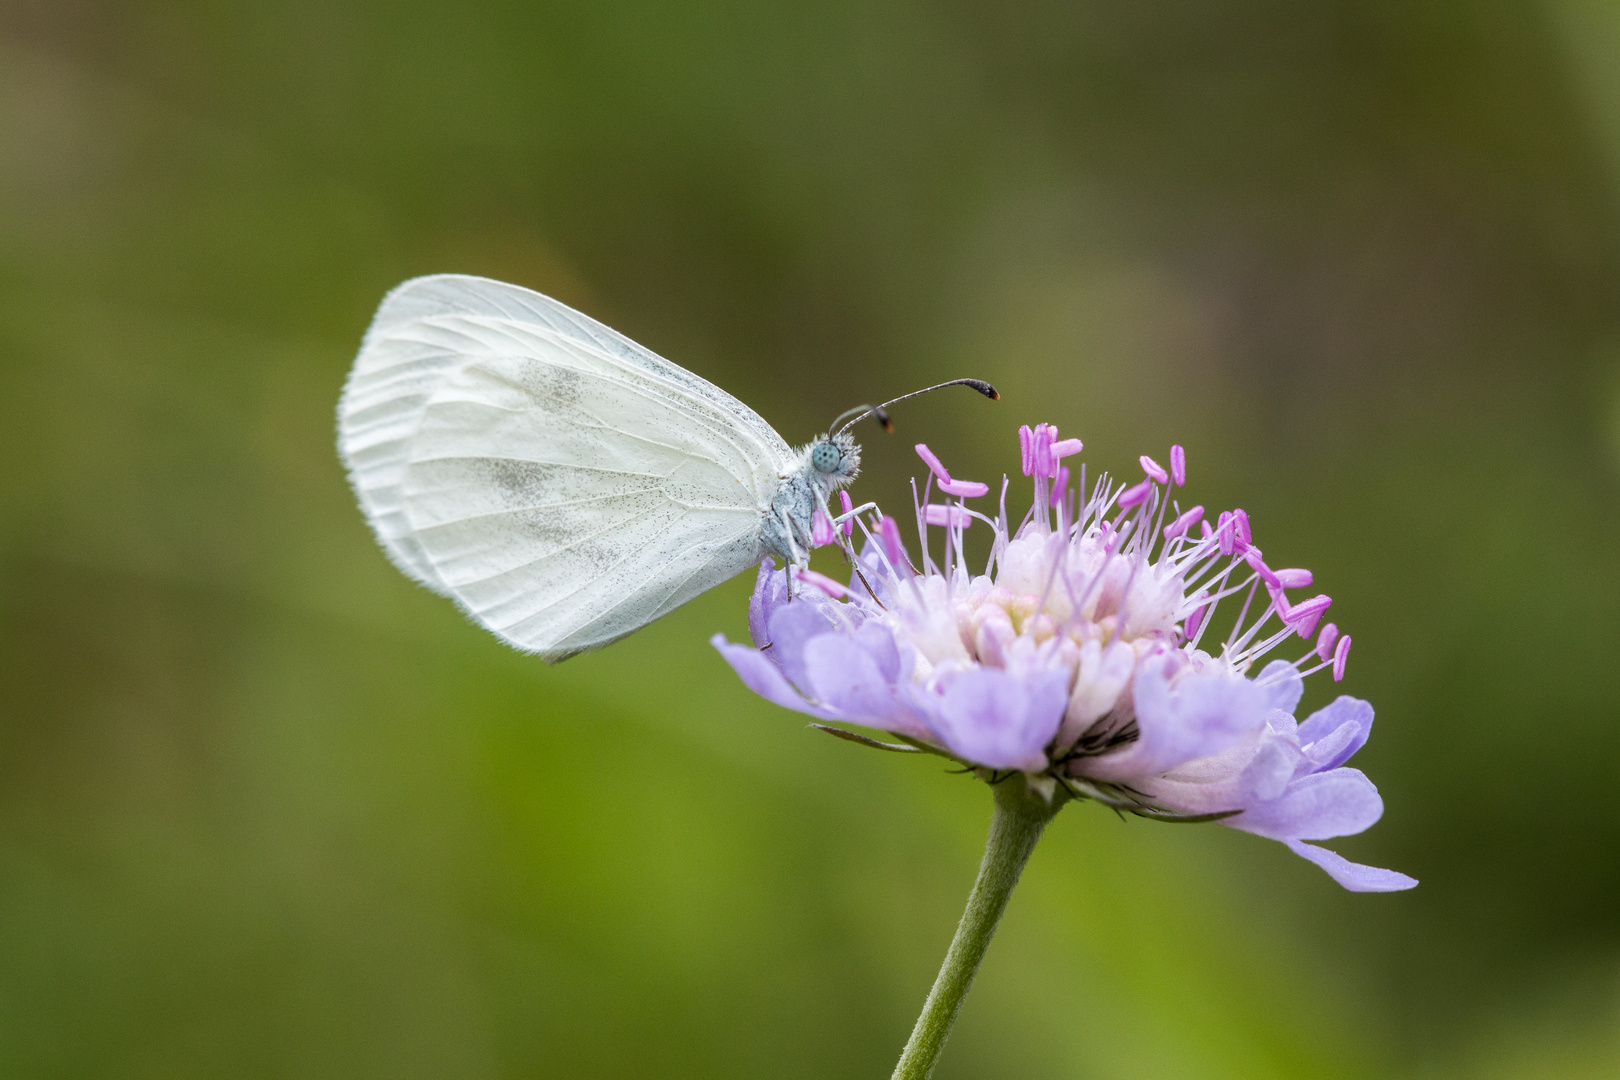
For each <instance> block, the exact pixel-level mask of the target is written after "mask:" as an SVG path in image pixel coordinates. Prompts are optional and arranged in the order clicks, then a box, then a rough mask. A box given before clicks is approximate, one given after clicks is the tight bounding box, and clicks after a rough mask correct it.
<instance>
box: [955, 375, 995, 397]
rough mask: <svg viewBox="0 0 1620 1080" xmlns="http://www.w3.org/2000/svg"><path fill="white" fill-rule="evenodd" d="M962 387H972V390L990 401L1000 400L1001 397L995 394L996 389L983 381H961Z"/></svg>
mask: <svg viewBox="0 0 1620 1080" xmlns="http://www.w3.org/2000/svg"><path fill="white" fill-rule="evenodd" d="M962 385H963V386H971V387H973V389H975V390H977V391H978V392H979V393H981V394H983V395H984V396H985V397H987V398H989V399H990V400H991V401H1000V400H1001V395H1000V394H998V393H996V388H995V387H993V386H991V385H990V384H989V383H987V382H985V381H984V380H983V379H963V380H962Z"/></svg>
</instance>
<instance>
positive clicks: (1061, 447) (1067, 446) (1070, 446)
mask: <svg viewBox="0 0 1620 1080" xmlns="http://www.w3.org/2000/svg"><path fill="white" fill-rule="evenodd" d="M1053 434H1056V432H1055V431H1054V432H1053ZM1085 448H1086V444H1085V443H1083V442H1081V441H1080V440H1079V439H1060V440H1059V441H1057V442H1055V443H1053V444H1052V456H1053V457H1054V458H1066V457H1073V456H1074V455H1075V454H1078V453H1079V452H1080V451H1082V450H1084V449H1085Z"/></svg>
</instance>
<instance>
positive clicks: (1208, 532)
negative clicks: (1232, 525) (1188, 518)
mask: <svg viewBox="0 0 1620 1080" xmlns="http://www.w3.org/2000/svg"><path fill="white" fill-rule="evenodd" d="M1199 509H1200V510H1202V509H1203V507H1199ZM1198 535H1199V536H1200V537H1201V538H1202V539H1205V540H1208V539H1209V538H1210V537H1212V536H1214V535H1215V530H1214V529H1212V528H1210V527H1209V522H1207V521H1204V522H1200V523H1199V525H1198Z"/></svg>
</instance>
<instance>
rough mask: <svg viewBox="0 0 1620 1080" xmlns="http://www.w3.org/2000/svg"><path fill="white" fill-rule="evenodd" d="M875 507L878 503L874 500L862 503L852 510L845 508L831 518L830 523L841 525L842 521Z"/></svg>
mask: <svg viewBox="0 0 1620 1080" xmlns="http://www.w3.org/2000/svg"><path fill="white" fill-rule="evenodd" d="M877 508H878V504H877V503H875V502H869V503H862V504H861V505H859V506H857V507H855V509H853V510H845V511H844V512H843V513H842V514H839V515H838V516H837V517H835V518H833V519H832V523H833V524H834V525H842V524H843V523H844V522H846V521H848V520H849V519H850V518H852V517H855V516H856V515H858V514H864V513H866V512H867V511H868V510H876V509H877Z"/></svg>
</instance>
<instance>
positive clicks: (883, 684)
mask: <svg viewBox="0 0 1620 1080" xmlns="http://www.w3.org/2000/svg"><path fill="white" fill-rule="evenodd" d="M891 644H892V643H891ZM804 669H805V678H806V679H807V680H808V683H809V686H810V690H811V692H812V693H814V694H815V696H816V698H817V700H819V701H820V702H822V704H824V705H827V706H829V707H831V708H833V709H836V710H838V711H839V712H840V713H842V714H843V715H844V716H846V717H848V718H849V719H851V720H855V721H858V722H860V723H862V724H866V725H868V726H870V727H876V728H883V729H885V730H892V731H911V730H914V729H915V728H916V727H917V725H916V723H915V722H910V723H907V722H904V721H905V719H906V718H902V717H901V716H900V715H899V714H901V713H903V712H905V711H906V710H904V708H903V707H902V706H901V705H900V703H899V701H898V700H897V699H896V698H895V695H894V686H893V684H892V683H891V682H890V681H889V680H887V679H885V678H884V677H883V672H882V671H881V670H880V669H879V667H878V663H877V661H876V659H874V658H873V656H872V655H871V653H869V652H868V651H867V650H866V649H864V648H862V647H861V646H860V645H858V644H857V643H856V642H855V641H854V640H852V639H850V638H847V637H845V636H843V635H842V634H822V635H820V636H819V637H815V638H811V639H810V641H809V643H808V644H806V645H805V648H804Z"/></svg>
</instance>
